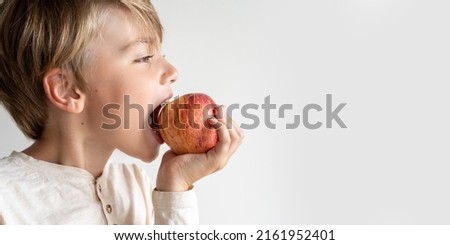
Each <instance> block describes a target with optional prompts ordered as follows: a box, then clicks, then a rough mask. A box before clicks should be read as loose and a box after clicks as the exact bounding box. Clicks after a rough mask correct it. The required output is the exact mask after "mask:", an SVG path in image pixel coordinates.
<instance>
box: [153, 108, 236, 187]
mask: <svg viewBox="0 0 450 245" xmlns="http://www.w3.org/2000/svg"><path fill="white" fill-rule="evenodd" d="M224 111H225V109H224V106H220V107H218V109H217V110H216V112H217V113H219V115H221V116H218V115H215V116H216V117H214V118H211V119H209V123H210V124H211V126H213V127H215V128H217V129H218V136H219V137H218V138H219V141H218V142H217V145H216V146H215V147H214V148H213V149H211V150H209V151H208V152H206V153H204V154H184V155H179V156H177V155H175V153H173V152H172V151H170V150H169V151H167V152H166V153H165V154H164V156H163V158H162V161H161V166H160V167H159V171H158V176H157V178H156V189H157V190H159V191H186V190H188V189H190V188H191V186H192V185H193V184H194V182H196V181H197V180H199V179H201V178H203V177H205V176H207V175H210V174H212V173H214V172H216V171H218V170H221V169H222V168H224V167H225V165H226V164H227V162H228V160H229V159H230V157H231V156H232V155H233V153H234V152H235V151H236V150H237V148H238V147H239V145H240V144H241V142H242V140H243V139H244V133H243V132H242V130H241V129H240V128H239V127H238V126H237V125H236V123H235V122H234V121H232V120H231V118H229V117H228V116H226V114H225V113H224ZM227 122H228V124H227ZM227 126H228V128H227ZM230 126H231V128H230Z"/></svg>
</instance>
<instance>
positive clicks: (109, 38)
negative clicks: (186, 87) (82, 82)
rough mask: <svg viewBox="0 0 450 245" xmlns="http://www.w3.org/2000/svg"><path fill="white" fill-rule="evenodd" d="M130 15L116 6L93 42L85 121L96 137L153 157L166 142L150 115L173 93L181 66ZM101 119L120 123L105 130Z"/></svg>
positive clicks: (110, 145)
mask: <svg viewBox="0 0 450 245" xmlns="http://www.w3.org/2000/svg"><path fill="white" fill-rule="evenodd" d="M127 18H128V16H127V14H125V13H123V12H121V11H119V10H114V11H112V12H111V14H110V15H109V16H108V17H107V20H106V23H105V25H104V27H103V29H101V30H100V32H101V33H100V34H101V35H100V38H98V40H95V41H94V42H93V43H92V45H91V46H90V55H91V57H90V63H89V65H88V68H87V71H86V74H87V77H86V80H87V83H88V86H89V88H90V90H91V92H92V96H90V97H88V99H87V103H86V109H85V112H86V121H88V123H89V125H91V126H92V127H91V130H92V132H91V133H92V134H91V137H92V140H93V141H94V142H97V143H98V144H101V145H102V146H104V147H105V148H106V149H108V148H113V149H115V148H117V149H119V150H121V151H123V152H125V153H126V154H128V155H131V156H133V157H136V158H139V159H141V160H143V161H151V160H153V159H154V158H155V157H156V156H157V154H158V151H159V146H160V144H161V143H162V142H161V141H160V138H159V136H157V135H155V133H154V132H153V131H152V130H151V128H150V127H149V125H148V123H147V118H148V117H149V115H150V113H151V112H152V111H153V110H154V108H155V107H156V106H158V105H159V104H161V103H162V102H164V101H165V100H167V99H169V98H170V97H172V89H171V86H170V85H171V83H172V82H174V81H175V80H176V78H177V71H176V69H175V68H174V67H173V66H172V65H171V64H170V63H168V62H167V60H166V59H165V58H164V57H163V56H162V55H161V54H160V51H159V50H149V48H148V44H147V43H146V42H145V40H142V36H141V35H140V33H139V32H138V30H137V29H136V28H135V26H133V24H132V22H131V21H130V20H128V19H127ZM152 55H153V58H149V56H152ZM140 108H141V109H140ZM127 115H128V116H127ZM119 117H120V124H119ZM102 124H107V127H111V126H112V125H114V126H117V127H116V129H104V127H103V129H102V128H101V125H102Z"/></svg>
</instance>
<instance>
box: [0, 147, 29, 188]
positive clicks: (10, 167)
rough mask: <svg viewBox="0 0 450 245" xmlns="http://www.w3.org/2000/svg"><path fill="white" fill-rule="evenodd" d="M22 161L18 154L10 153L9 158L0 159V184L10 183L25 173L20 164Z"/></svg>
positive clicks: (25, 169) (24, 168)
mask: <svg viewBox="0 0 450 245" xmlns="http://www.w3.org/2000/svg"><path fill="white" fill-rule="evenodd" d="M23 161H24V159H22V158H21V155H20V153H18V152H15V151H14V152H12V153H11V154H10V155H9V156H5V157H2V158H0V183H2V181H10V180H11V179H13V178H20V177H21V176H22V175H24V174H25V173H26V172H27V168H26V167H25V166H24V165H22V164H20V163H21V162H23Z"/></svg>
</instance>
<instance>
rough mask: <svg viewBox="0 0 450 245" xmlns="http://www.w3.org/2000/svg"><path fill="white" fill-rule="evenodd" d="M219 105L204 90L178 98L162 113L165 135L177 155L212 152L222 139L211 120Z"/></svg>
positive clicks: (163, 136) (162, 110)
mask: <svg viewBox="0 0 450 245" xmlns="http://www.w3.org/2000/svg"><path fill="white" fill-rule="evenodd" d="M216 107H217V105H216V104H215V103H214V101H213V100H212V99H211V97H209V96H208V95H206V94H203V93H190V94H185V95H182V96H180V97H178V98H175V99H174V100H173V101H171V102H169V103H167V104H166V105H165V106H163V107H162V108H161V111H160V113H159V115H158V118H157V122H158V126H159V133H160V135H161V138H162V139H163V140H164V142H165V143H166V144H167V145H168V146H169V147H170V149H171V150H172V151H173V152H174V153H175V154H177V155H182V154H188V153H193V154H197V153H205V152H207V151H209V150H210V149H212V148H214V146H216V144H217V141H218V135H217V129H215V128H214V127H212V126H211V125H210V124H209V122H208V119H209V118H212V117H214V111H215V110H216Z"/></svg>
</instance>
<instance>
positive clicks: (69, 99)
mask: <svg viewBox="0 0 450 245" xmlns="http://www.w3.org/2000/svg"><path fill="white" fill-rule="evenodd" d="M42 85H43V88H44V91H45V94H46V96H47V99H48V100H49V101H50V103H51V104H52V105H54V106H55V107H57V108H59V109H61V110H63V111H67V112H71V113H80V112H82V111H83V109H84V105H85V102H86V95H85V93H83V92H81V91H80V90H79V89H78V88H77V87H76V86H75V80H74V78H73V76H71V75H69V74H67V72H64V70H63V69H61V68H52V69H50V70H48V71H47V72H46V73H45V74H44V77H43V79H42Z"/></svg>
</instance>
